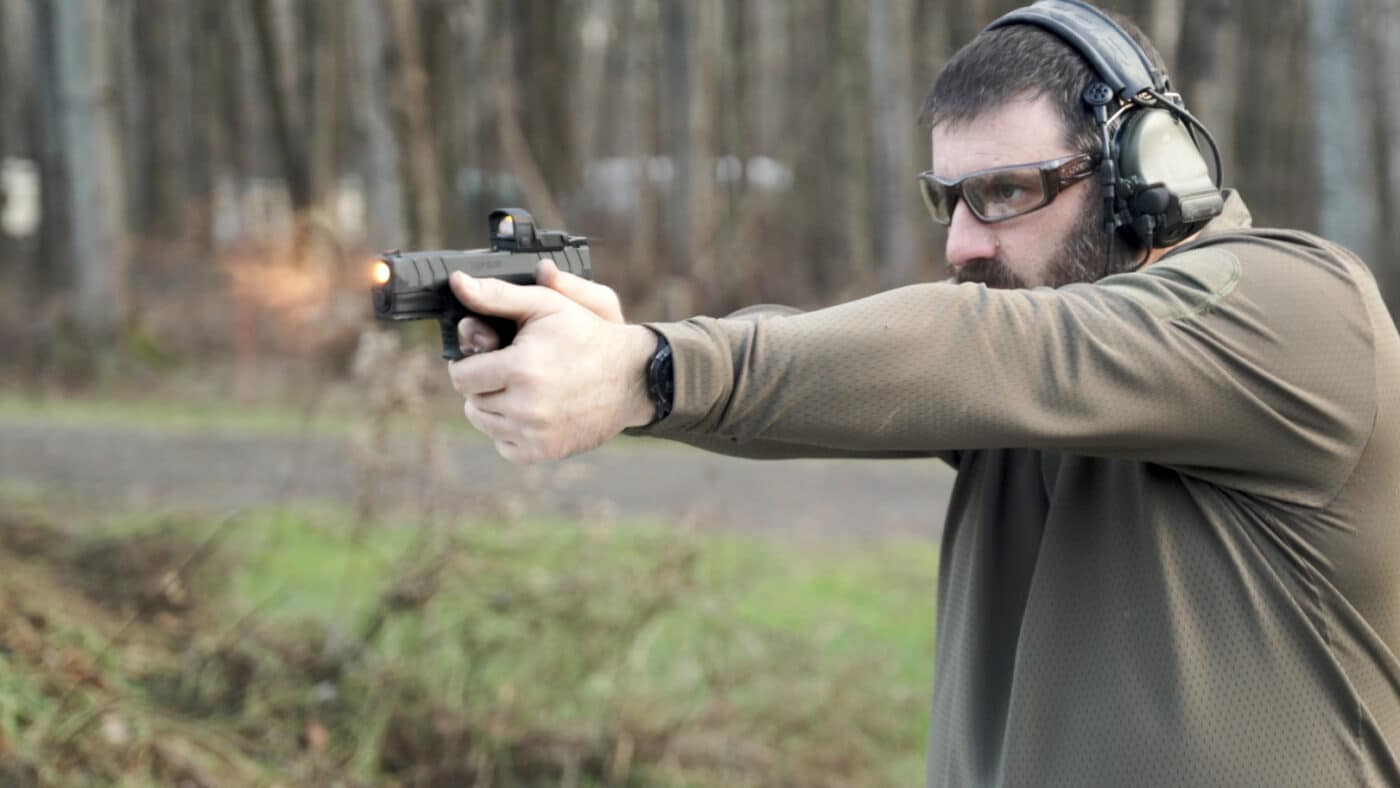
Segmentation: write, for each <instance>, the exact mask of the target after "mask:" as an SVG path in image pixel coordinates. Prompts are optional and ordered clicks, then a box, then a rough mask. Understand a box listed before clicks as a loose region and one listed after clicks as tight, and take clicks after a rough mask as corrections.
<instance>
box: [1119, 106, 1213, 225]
mask: <svg viewBox="0 0 1400 788" xmlns="http://www.w3.org/2000/svg"><path fill="white" fill-rule="evenodd" d="M1114 154H1115V158H1116V159H1117V161H1118V179H1119V185H1118V194H1117V196H1118V203H1119V204H1118V206H1117V209H1118V214H1119V216H1120V217H1121V220H1122V229H1123V231H1124V233H1125V234H1126V235H1127V236H1128V238H1129V240H1131V241H1133V242H1135V243H1136V244H1137V245H1138V246H1139V247H1140V248H1141V247H1148V246H1152V247H1159V248H1160V247H1164V246H1171V245H1172V244H1175V243H1179V242H1181V241H1182V240H1184V239H1186V238H1187V237H1189V236H1190V235H1191V234H1192V233H1195V232H1197V231H1198V230H1200V229H1201V228H1202V227H1204V226H1205V225H1206V223H1207V222H1209V221H1210V220H1211V219H1213V218H1215V217H1216V216H1219V215H1220V213H1221V212H1222V211H1224V209H1225V199H1224V197H1223V196H1222V195H1221V193H1220V189H1219V188H1217V187H1216V185H1215V182H1214V181H1213V180H1211V177H1210V168H1209V167H1208V166H1207V165H1206V160H1205V157H1203V156H1202V155H1201V151H1200V150H1199V149H1198V148H1197V147H1196V142H1195V140H1193V139H1192V138H1191V135H1190V134H1189V133H1188V132H1187V130H1186V126H1185V124H1183V123H1182V122H1181V121H1180V120H1179V119H1177V117H1176V116H1175V115H1173V114H1172V113H1171V112H1170V111H1168V110H1165V109H1134V110H1131V111H1130V112H1129V116H1128V118H1127V119H1126V120H1124V122H1123V124H1122V126H1120V127H1119V130H1118V134H1117V135H1116V139H1115V144H1114Z"/></svg>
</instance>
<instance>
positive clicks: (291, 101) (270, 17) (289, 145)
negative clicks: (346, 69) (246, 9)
mask: <svg viewBox="0 0 1400 788" xmlns="http://www.w3.org/2000/svg"><path fill="white" fill-rule="evenodd" d="M251 10H252V15H253V31H254V41H255V42H256V45H257V54H258V59H259V60H260V61H261V62H262V64H263V69H264V73H263V79H262V82H261V85H262V89H263V96H262V97H263V101H264V102H265V103H266V105H267V108H268V111H269V114H270V115H271V118H272V132H273V145H274V147H275V149H276V152H277V155H278V159H279V161H280V163H281V167H282V175H283V177H285V178H286V179H287V192H288V194H289V195H290V197H291V200H292V210H294V211H297V212H301V211H304V210H306V209H307V208H309V207H311V203H312V193H311V168H310V167H309V166H308V163H307V156H306V143H305V140H306V134H305V124H304V123H303V122H302V118H301V115H300V111H299V108H300V104H299V103H298V97H299V91H297V89H296V79H295V72H294V70H293V67H294V66H293V64H294V63H295V53H294V49H293V46H294V43H295V40H296V38H297V35H296V32H295V31H294V30H291V29H289V28H291V27H293V26H294V25H295V21H296V20H295V16H294V15H293V14H292V13H290V9H289V8H288V6H287V4H286V3H285V2H283V1H282V0H257V2H255V3H254V4H253V6H252V9H251Z"/></svg>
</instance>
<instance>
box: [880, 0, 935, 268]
mask: <svg viewBox="0 0 1400 788" xmlns="http://www.w3.org/2000/svg"><path fill="white" fill-rule="evenodd" d="M868 19H869V28H868V29H867V36H866V42H867V43H866V56H867V58H868V59H869V63H870V91H869V93H870V103H871V112H870V140H871V141H872V142H873V143H874V147H873V149H872V151H871V154H872V156H871V174H872V175H873V178H872V183H873V184H874V191H873V194H872V197H871V201H872V203H873V208H874V212H875V216H876V217H878V218H877V220H876V222H875V233H874V240H875V254H876V264H877V266H878V268H879V271H880V278H881V280H882V284H884V285H886V286H891V285H898V284H907V283H909V282H911V281H913V279H914V271H915V261H916V260H915V256H916V252H915V246H914V244H915V239H916V235H915V234H916V233H917V232H918V229H917V225H916V224H915V219H916V218H917V217H916V215H915V213H914V208H915V207H917V205H916V203H917V201H916V200H912V199H910V197H911V196H912V195H913V192H914V174H915V173H916V172H918V171H919V170H920V169H922V168H919V167H918V164H917V163H916V160H915V158H914V153H915V150H916V144H917V142H918V139H917V138H918V136H919V135H918V133H917V132H918V126H917V123H916V120H915V116H916V112H917V108H916V104H915V102H916V101H918V99H917V98H916V97H915V91H914V80H913V75H912V74H911V73H910V67H911V63H912V61H913V56H912V54H911V53H912V50H913V40H912V38H913V24H914V9H913V6H912V5H911V3H909V2H907V0H885V1H884V2H878V3H872V4H871V5H870V7H869V17H868Z"/></svg>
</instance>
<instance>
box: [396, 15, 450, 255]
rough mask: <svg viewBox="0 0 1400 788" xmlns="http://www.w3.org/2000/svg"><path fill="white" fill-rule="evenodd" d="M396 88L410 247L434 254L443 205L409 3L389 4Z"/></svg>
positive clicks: (419, 40)
mask: <svg viewBox="0 0 1400 788" xmlns="http://www.w3.org/2000/svg"><path fill="white" fill-rule="evenodd" d="M389 16H390V19H391V20H392V22H391V29H392V30H393V35H394V52H395V55H396V58H395V60H396V61H397V64H398V69H397V73H396V77H397V84H396V89H395V91H394V93H393V96H394V98H395V101H394V102H393V104H392V106H393V108H394V110H395V113H396V114H397V115H398V119H399V120H398V128H399V133H400V134H401V135H402V138H403V140H404V143H405V144H404V147H403V148H402V149H401V150H402V151H403V152H404V154H405V157H406V163H407V165H408V172H407V175H408V183H409V191H408V194H409V195H410V199H409V200H408V202H407V205H408V207H409V209H410V215H411V217H412V218H413V222H414V242H415V243H417V244H419V245H422V246H428V247H433V248H436V247H438V246H440V245H441V243H442V203H441V201H440V199H439V196H440V194H441V189H440V188H439V185H438V174H437V162H436V161H435V160H434V157H433V133H432V117H431V114H430V112H429V107H428V75H427V73H426V72H425V71H424V70H423V44H422V41H423V37H422V36H421V35H420V34H419V30H418V17H417V9H416V7H415V6H414V4H413V3H412V2H411V1H410V0H390V3H389Z"/></svg>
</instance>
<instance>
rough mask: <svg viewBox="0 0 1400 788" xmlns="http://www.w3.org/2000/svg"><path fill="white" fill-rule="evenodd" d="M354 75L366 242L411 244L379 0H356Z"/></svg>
mask: <svg viewBox="0 0 1400 788" xmlns="http://www.w3.org/2000/svg"><path fill="white" fill-rule="evenodd" d="M350 9H351V11H350V12H351V14H352V15H353V22H352V24H353V27H354V31H355V35H354V41H355V47H354V57H355V79H356V86H357V88H358V95H357V100H356V102H355V104H356V105H357V106H358V107H359V120H360V122H361V123H363V124H364V132H365V135H364V152H363V157H362V158H363V172H364V177H365V202H366V209H367V210H366V213H367V217H366V218H367V220H368V221H367V224H368V227H367V229H366V238H365V241H366V243H368V244H369V246H370V247H372V248H382V249H388V248H392V247H410V246H413V245H414V244H413V243H411V242H410V239H409V237H408V220H407V212H406V210H405V207H404V188H403V168H402V165H401V163H400V162H401V160H402V158H403V157H402V152H401V148H400V145H399V140H398V136H397V135H396V134H395V133H394V123H393V117H392V115H391V114H390V111H389V104H390V98H389V92H390V87H389V84H388V82H389V80H388V73H387V71H386V69H385V64H386V62H387V59H388V58H387V49H386V48H387V46H388V44H387V42H386V41H385V40H384V18H383V14H382V8H381V6H380V4H379V3H378V0H354V4H353V5H352V6H351V7H350Z"/></svg>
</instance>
